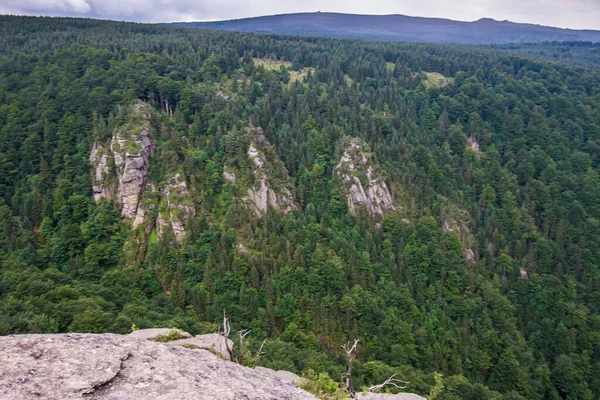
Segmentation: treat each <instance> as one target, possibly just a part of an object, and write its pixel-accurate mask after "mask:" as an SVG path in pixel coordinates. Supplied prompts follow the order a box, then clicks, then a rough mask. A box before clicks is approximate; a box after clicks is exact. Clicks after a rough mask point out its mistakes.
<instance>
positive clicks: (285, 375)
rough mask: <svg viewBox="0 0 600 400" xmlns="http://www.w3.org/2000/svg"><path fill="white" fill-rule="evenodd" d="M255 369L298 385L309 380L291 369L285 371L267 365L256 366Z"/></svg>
mask: <svg viewBox="0 0 600 400" xmlns="http://www.w3.org/2000/svg"><path fill="white" fill-rule="evenodd" d="M254 370H255V371H256V372H259V373H261V374H263V375H268V376H272V377H274V378H277V379H279V380H280V381H283V382H287V383H292V384H294V385H296V386H298V385H302V384H304V383H307V382H308V380H307V379H306V378H302V377H300V376H298V375H296V374H294V373H293V372H290V371H283V370H280V371H275V370H274V369H270V368H265V367H254Z"/></svg>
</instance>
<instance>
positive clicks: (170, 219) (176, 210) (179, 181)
mask: <svg viewBox="0 0 600 400" xmlns="http://www.w3.org/2000/svg"><path fill="white" fill-rule="evenodd" d="M163 195H164V199H165V201H166V204H165V205H164V206H163V207H162V208H163V209H162V210H161V212H160V213H159V215H158V219H157V221H156V222H157V223H156V230H157V233H158V237H159V238H162V237H163V236H164V233H165V231H166V230H167V228H168V227H171V229H172V230H173V234H174V235H175V240H177V241H178V242H182V241H183V239H185V228H184V225H185V223H186V222H187V220H188V218H190V217H193V216H194V215H196V210H195V209H194V207H193V206H192V204H191V200H190V193H189V191H188V188H187V184H186V183H185V179H183V177H182V176H181V174H179V173H176V174H175V175H174V176H173V177H172V178H171V182H170V183H169V185H167V187H165V188H164V189H163Z"/></svg>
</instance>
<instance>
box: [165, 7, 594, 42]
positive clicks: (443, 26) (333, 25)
mask: <svg viewBox="0 0 600 400" xmlns="http://www.w3.org/2000/svg"><path fill="white" fill-rule="evenodd" d="M173 25H176V26H187V27H195V28H209V29H219V30H230V31H243V32H255V33H283V34H293V35H310V36H326V37H337V38H360V39H370V40H394V41H408V42H434V43H465V44H491V43H526V42H551V41H577V40H580V41H591V42H598V41H600V32H598V31H592V30H572V29H560V28H553V27H548V26H541V25H533V24H520V23H514V22H509V21H495V20H493V19H489V18H484V19H480V20H478V21H474V22H461V21H453V20H449V19H441V18H422V17H409V16H406V15H356V14H340V13H320V12H318V13H297V14H282V15H270V16H264V17H255V18H243V19H236V20H228V21H218V22H177V23H173Z"/></svg>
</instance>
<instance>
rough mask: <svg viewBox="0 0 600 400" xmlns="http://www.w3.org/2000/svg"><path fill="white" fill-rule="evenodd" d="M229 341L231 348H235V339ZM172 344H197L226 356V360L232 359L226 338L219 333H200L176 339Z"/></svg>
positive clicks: (199, 346) (200, 347)
mask: <svg viewBox="0 0 600 400" xmlns="http://www.w3.org/2000/svg"><path fill="white" fill-rule="evenodd" d="M227 342H228V343H229V348H230V349H233V341H231V339H227ZM169 343H171V344H176V345H178V346H181V345H191V346H196V347H197V348H199V349H204V350H209V351H210V352H212V353H213V354H217V355H218V356H220V357H222V358H224V359H225V360H228V361H231V356H230V355H229V352H228V351H227V346H226V345H225V340H224V339H223V336H221V335H219V334H217V333H209V334H206V335H198V336H196V337H193V338H189V339H181V340H174V341H172V342H169Z"/></svg>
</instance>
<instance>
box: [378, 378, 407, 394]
mask: <svg viewBox="0 0 600 400" xmlns="http://www.w3.org/2000/svg"><path fill="white" fill-rule="evenodd" d="M396 375H398V374H394V375H392V376H390V377H389V378H388V379H387V380H386V381H385V382H383V383H380V384H379V385H375V386H371V387H370V388H369V392H371V393H373V392H375V391H376V390H379V389H382V388H383V387H385V386H387V385H391V386H394V387H396V388H398V389H406V386H398V384H401V385H408V384H409V382H406V381H402V380H400V379H394V377H395V376H396Z"/></svg>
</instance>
